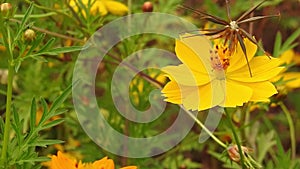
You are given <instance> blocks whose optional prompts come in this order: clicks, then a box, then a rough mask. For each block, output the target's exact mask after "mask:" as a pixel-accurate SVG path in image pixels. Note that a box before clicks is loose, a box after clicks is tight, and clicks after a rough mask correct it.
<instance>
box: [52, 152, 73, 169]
mask: <svg viewBox="0 0 300 169" xmlns="http://www.w3.org/2000/svg"><path fill="white" fill-rule="evenodd" d="M76 164H77V163H76V161H75V160H71V159H69V158H68V157H66V156H65V155H64V154H63V153H62V152H60V151H58V152H57V156H55V155H53V156H52V157H51V164H50V166H51V167H50V168H51V169H61V168H68V169H76V167H75V166H76Z"/></svg>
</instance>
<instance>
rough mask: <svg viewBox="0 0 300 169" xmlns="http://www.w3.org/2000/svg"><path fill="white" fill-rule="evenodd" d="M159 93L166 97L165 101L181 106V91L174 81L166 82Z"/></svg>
mask: <svg viewBox="0 0 300 169" xmlns="http://www.w3.org/2000/svg"><path fill="white" fill-rule="evenodd" d="M161 92H162V93H163V96H165V97H166V99H165V101H167V102H170V103H174V104H182V96H181V91H180V88H179V86H178V84H177V83H176V82H175V81H170V82H168V83H167V84H166V85H165V86H164V88H163V89H162V90H161Z"/></svg>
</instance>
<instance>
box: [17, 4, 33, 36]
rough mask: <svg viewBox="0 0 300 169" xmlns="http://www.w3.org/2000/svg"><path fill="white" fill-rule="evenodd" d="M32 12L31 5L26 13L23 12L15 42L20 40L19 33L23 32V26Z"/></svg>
mask: <svg viewBox="0 0 300 169" xmlns="http://www.w3.org/2000/svg"><path fill="white" fill-rule="evenodd" d="M32 10H33V3H31V4H30V5H29V7H28V9H27V11H26V12H25V14H24V18H23V19H22V21H21V24H20V27H19V30H18V33H17V35H16V37H15V41H17V40H19V39H20V36H21V33H22V32H23V31H24V28H25V24H26V22H27V20H28V19H29V17H30V15H31V13H32Z"/></svg>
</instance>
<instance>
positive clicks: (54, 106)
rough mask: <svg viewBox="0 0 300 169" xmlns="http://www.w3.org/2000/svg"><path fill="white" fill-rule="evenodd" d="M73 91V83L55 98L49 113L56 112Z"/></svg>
mask: <svg viewBox="0 0 300 169" xmlns="http://www.w3.org/2000/svg"><path fill="white" fill-rule="evenodd" d="M71 91H72V85H70V86H68V87H67V89H66V90H65V91H64V92H63V93H62V94H61V95H60V96H59V97H58V98H57V99H55V100H54V102H53V104H52V106H51V108H50V110H49V114H54V113H55V111H56V110H57V109H58V108H59V107H60V106H61V105H62V103H63V102H64V101H65V100H66V99H67V98H68V96H69V95H70V94H71Z"/></svg>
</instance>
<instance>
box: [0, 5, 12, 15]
mask: <svg viewBox="0 0 300 169" xmlns="http://www.w3.org/2000/svg"><path fill="white" fill-rule="evenodd" d="M0 9H1V13H3V14H4V15H7V14H8V13H10V11H11V9H12V6H11V4H10V3H2V4H1V6H0Z"/></svg>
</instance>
